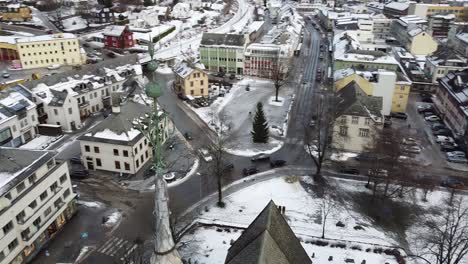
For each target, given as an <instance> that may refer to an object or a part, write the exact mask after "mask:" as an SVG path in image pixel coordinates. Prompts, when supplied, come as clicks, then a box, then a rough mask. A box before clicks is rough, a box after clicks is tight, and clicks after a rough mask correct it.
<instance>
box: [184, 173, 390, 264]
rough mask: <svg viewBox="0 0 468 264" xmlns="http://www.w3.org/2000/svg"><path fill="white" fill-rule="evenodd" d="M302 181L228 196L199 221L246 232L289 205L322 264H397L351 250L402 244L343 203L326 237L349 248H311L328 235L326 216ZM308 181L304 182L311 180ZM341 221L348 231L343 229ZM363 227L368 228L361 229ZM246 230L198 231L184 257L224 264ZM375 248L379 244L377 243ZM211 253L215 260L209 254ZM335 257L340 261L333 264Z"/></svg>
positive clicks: (188, 239) (295, 226) (289, 215)
mask: <svg viewBox="0 0 468 264" xmlns="http://www.w3.org/2000/svg"><path fill="white" fill-rule="evenodd" d="M299 178H300V177H289V178H288V177H280V178H274V179H271V180H267V181H264V182H259V183H256V184H254V185H251V186H249V187H246V188H244V189H242V190H240V191H238V192H236V193H234V194H231V195H229V196H227V197H225V199H224V202H225V203H226V207H225V208H219V207H217V206H215V205H213V206H211V207H208V210H205V211H203V212H202V213H201V214H200V216H199V217H198V218H197V220H196V221H198V222H199V223H204V224H219V225H226V226H231V227H235V228H241V229H242V228H246V227H247V226H248V225H249V224H250V223H251V222H252V221H253V220H254V219H255V218H256V217H257V215H258V214H259V213H260V212H261V210H262V209H263V208H264V207H265V206H266V205H267V204H268V202H269V201H270V200H273V201H274V202H275V203H276V204H277V205H278V206H280V205H281V206H285V207H286V212H285V218H286V220H287V221H288V224H289V225H290V226H291V228H292V230H293V231H294V233H295V234H296V235H297V236H298V237H299V239H300V240H301V241H302V242H303V245H304V248H305V249H306V251H307V252H308V253H309V255H312V254H313V253H315V260H314V263H315V261H317V262H316V263H343V262H344V260H345V259H346V258H353V259H354V260H355V262H354V263H361V261H362V260H364V259H365V260H366V262H367V263H386V262H388V263H389V264H394V263H397V262H396V260H395V259H394V258H392V257H390V256H386V255H381V254H373V253H364V252H362V251H354V250H351V249H350V247H351V246H359V247H361V248H362V249H363V250H365V249H367V248H374V247H375V246H377V245H378V246H382V247H384V248H385V247H386V246H396V245H397V243H396V242H395V241H394V240H393V239H392V238H391V237H390V236H388V235H387V234H386V233H385V232H384V231H383V230H380V229H378V228H375V227H373V225H372V223H371V221H370V220H368V219H367V218H366V217H365V216H362V215H360V214H359V213H357V212H356V211H354V210H353V209H352V208H351V207H350V205H349V204H347V203H344V204H341V203H340V204H338V205H337V207H336V208H334V210H333V211H332V212H331V214H330V215H329V216H328V218H327V222H326V225H325V226H326V232H325V237H326V239H330V240H329V241H332V242H339V241H336V240H341V241H343V243H345V244H346V245H347V246H348V250H344V249H337V248H331V247H318V246H316V245H312V244H310V241H313V240H315V239H317V238H320V236H321V234H322V219H321V212H320V203H321V201H322V200H321V199H320V198H317V197H315V196H314V194H313V193H311V192H310V191H308V190H306V189H304V187H303V186H302V185H301V183H300V182H299V181H298V179H299ZM309 179H310V178H309V177H304V180H306V181H307V180H309ZM338 221H341V222H342V223H344V225H345V226H344V227H337V226H336V223H337V222H338ZM356 226H359V227H361V228H362V229H356V228H355V227H356ZM239 235H240V231H238V230H237V231H235V230H234V228H233V229H232V230H230V232H225V231H223V230H221V231H220V230H216V229H212V228H198V229H196V231H195V232H194V233H193V234H190V235H186V236H185V237H183V239H182V241H181V243H179V246H180V252H181V254H182V255H183V256H184V257H185V258H186V259H188V258H192V260H196V261H199V263H207V264H209V263H222V262H223V260H224V258H225V256H226V253H227V249H228V248H229V246H230V241H231V239H232V240H235V239H236V238H237V237H238V236H239ZM371 244H373V245H371ZM208 255H209V256H208ZM330 255H331V256H334V262H322V261H323V260H327V261H328V257H329V256H330Z"/></svg>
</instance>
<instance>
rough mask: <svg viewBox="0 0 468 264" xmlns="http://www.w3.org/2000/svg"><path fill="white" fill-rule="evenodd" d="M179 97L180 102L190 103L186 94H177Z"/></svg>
mask: <svg viewBox="0 0 468 264" xmlns="http://www.w3.org/2000/svg"><path fill="white" fill-rule="evenodd" d="M177 97H179V99H180V100H183V101H188V97H187V96H185V95H184V94H181V93H180V94H177Z"/></svg>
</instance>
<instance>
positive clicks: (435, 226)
mask: <svg viewBox="0 0 468 264" xmlns="http://www.w3.org/2000/svg"><path fill="white" fill-rule="evenodd" d="M424 227H425V228H426V229H427V232H423V233H422V234H421V237H420V239H421V241H422V242H423V246H424V250H425V252H424V253H423V254H422V255H421V256H427V255H430V256H432V257H433V258H434V259H435V260H436V262H435V263H434V264H462V263H466V262H465V261H466V257H467V256H468V255H467V254H468V206H466V204H464V198H462V197H455V198H454V199H453V202H452V206H450V205H448V204H447V206H446V210H445V211H444V212H443V213H442V215H441V216H440V217H435V218H431V219H429V220H426V219H424Z"/></svg>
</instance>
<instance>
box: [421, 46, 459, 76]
mask: <svg viewBox="0 0 468 264" xmlns="http://www.w3.org/2000/svg"><path fill="white" fill-rule="evenodd" d="M466 68H468V59H467V58H466V57H464V56H462V55H461V54H459V53H457V52H454V51H453V50H450V49H447V48H443V49H440V50H439V51H437V52H436V53H434V54H433V55H431V56H428V57H426V65H425V69H424V70H425V72H426V73H427V75H428V76H429V77H430V78H431V80H432V82H433V83H437V81H438V80H439V79H440V78H442V77H444V76H445V75H447V74H448V73H449V72H455V71H459V70H463V69H466Z"/></svg>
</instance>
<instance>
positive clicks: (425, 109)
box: [417, 105, 433, 113]
mask: <svg viewBox="0 0 468 264" xmlns="http://www.w3.org/2000/svg"><path fill="white" fill-rule="evenodd" d="M417 109H418V113H424V112H430V111H432V109H433V108H432V105H418V108H417Z"/></svg>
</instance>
